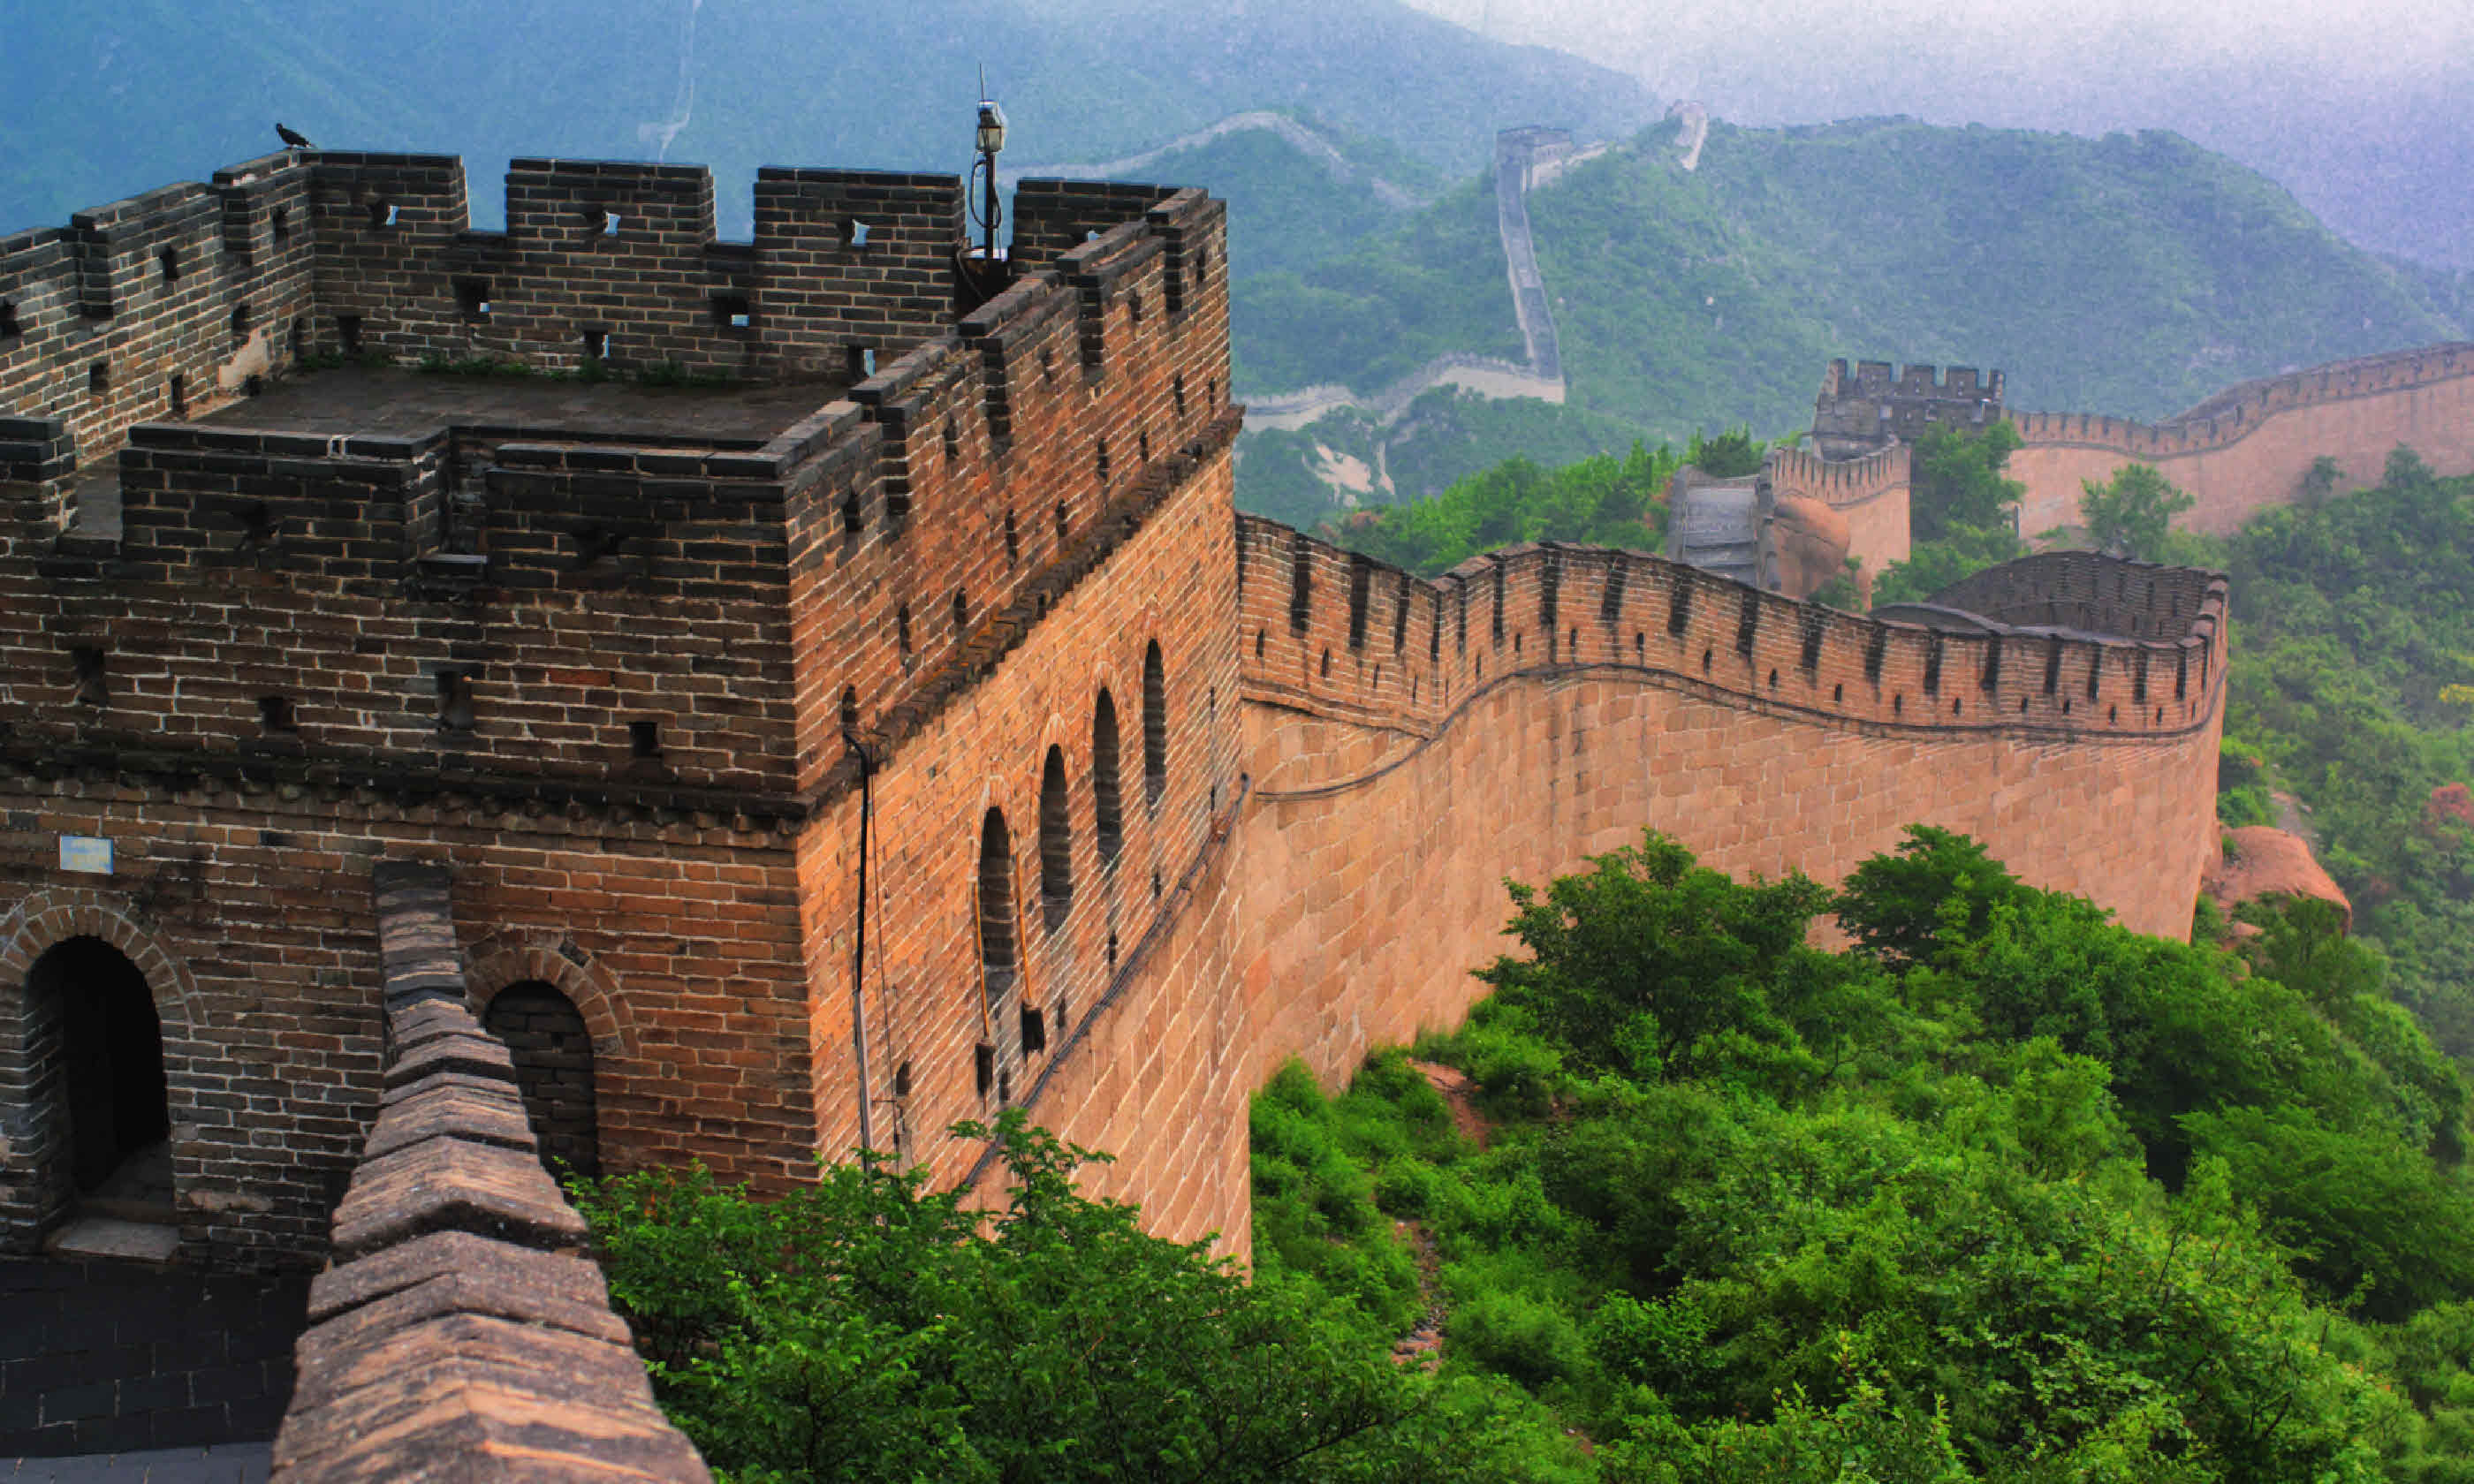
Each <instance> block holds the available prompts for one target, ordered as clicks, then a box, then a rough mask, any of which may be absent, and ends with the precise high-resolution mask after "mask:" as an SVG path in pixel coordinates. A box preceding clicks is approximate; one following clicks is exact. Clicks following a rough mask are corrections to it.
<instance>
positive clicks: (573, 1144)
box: [481, 979, 601, 1176]
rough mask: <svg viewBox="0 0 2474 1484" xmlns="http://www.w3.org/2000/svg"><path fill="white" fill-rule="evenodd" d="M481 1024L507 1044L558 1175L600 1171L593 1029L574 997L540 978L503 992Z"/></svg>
mask: <svg viewBox="0 0 2474 1484" xmlns="http://www.w3.org/2000/svg"><path fill="white" fill-rule="evenodd" d="M481 1024H482V1025H483V1027H484V1028H486V1029H487V1030H488V1031H489V1032H490V1034H492V1035H493V1036H496V1037H497V1038H498V1039H499V1040H500V1041H505V1042H506V1043H507V1054H508V1056H509V1057H510V1058H511V1059H512V1060H513V1061H514V1062H515V1065H516V1091H517V1094H518V1095H519V1096H520V1097H521V1098H522V1100H523V1105H524V1119H525V1121H526V1122H528V1123H530V1124H531V1125H532V1130H533V1137H534V1138H535V1139H536V1140H537V1141H539V1143H540V1145H541V1158H542V1163H544V1164H546V1165H547V1166H549V1169H550V1172H551V1173H553V1174H567V1173H573V1174H577V1175H584V1176H593V1175H598V1174H600V1173H601V1130H600V1114H599V1111H598V1109H597V1108H596V1106H595V1103H594V1090H593V1033H592V1032H591V1031H589V1030H587V1029H586V1028H585V1025H584V1016H583V1014H582V1013H581V1012H579V1011H578V1010H577V1009H576V1008H575V1003H574V1001H572V1000H570V999H569V998H568V997H567V996H566V995H565V994H563V993H559V990H558V987H557V986H555V985H553V984H551V983H549V982H548V981H546V980H543V979H526V980H523V981H521V983H517V984H511V985H509V986H507V987H506V988H505V989H503V990H500V991H499V992H498V993H497V997H495V998H493V999H492V1000H491V1001H490V1005H489V1008H488V1009H487V1010H485V1011H484V1012H483V1013H482V1016H481Z"/></svg>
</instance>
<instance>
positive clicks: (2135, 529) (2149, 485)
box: [2079, 464, 2194, 562]
mask: <svg viewBox="0 0 2474 1484" xmlns="http://www.w3.org/2000/svg"><path fill="white" fill-rule="evenodd" d="M2080 483H2081V492H2080V494H2079V519H2080V521H2081V522H2082V523H2083V524H2085V525H2086V527H2087V533H2088V539H2089V540H2090V541H2092V542H2094V543H2095V545H2096V547H2097V549H2098V551H2112V552H2120V553H2122V554H2123V555H2125V556H2130V557H2136V558H2138V559H2139V560H2141V561H2143V562H2154V561H2158V560H2160V559H2161V558H2163V556H2164V555H2165V534H2166V532H2167V531H2168V530H2170V529H2171V526H2172V524H2173V517H2174V516H2175V515H2180V514H2181V513H2182V512H2184V511H2186V510H2189V509H2190V508H2191V506H2192V504H2193V503H2194V502H2193V501H2192V498H2191V496H2189V495H2187V494H2185V493H2183V492H2182V491H2179V490H2177V489H2175V488H2174V487H2173V486H2172V485H2171V484H2168V483H2167V482H2166V479H2165V476H2164V475H2163V474H2161V473H2158V472H2157V471H2156V468H2155V467H2154V466H2152V465H2147V464H2125V465H2123V466H2122V467H2121V468H2120V469H2118V470H2116V471H2115V473H2114V476H2113V478H2111V479H2110V480H2107V481H2106V482H2104V483H2103V484H2098V483H2097V482H2096V481H2095V480H2093V479H2090V480H2083V481H2081V482H2080Z"/></svg>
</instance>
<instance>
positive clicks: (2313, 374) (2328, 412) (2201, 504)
mask: <svg viewBox="0 0 2474 1484" xmlns="http://www.w3.org/2000/svg"><path fill="white" fill-rule="evenodd" d="M2011 420H2012V422H2013V423H2015V424H2016V425H2017V427H2018V429H2019V434H2020V437H2021V438H2023V439H2024V440H2025V446H2024V447H2022V448H2021V449H2020V450H2019V451H2018V452H2017V453H2015V454H2012V455H2011V456H2010V475H2011V477H2012V478H2014V479H2018V480H2020V481H2021V482H2023V483H2025V485H2026V487H2027V492H2026V495H2025V499H2024V500H2023V501H2022V503H2021V512H2020V522H2019V528H2020V529H2021V530H2022V531H2024V532H2025V533H2026V534H2027V535H2029V536H2031V537H2032V536H2035V535H2037V534H2039V533H2042V532H2045V531H2050V530H2053V529H2056V528H2059V527H2063V526H2073V525H2076V524H2077V523H2078V520H2079V494H2080V491H2081V490H2082V489H2083V488H2084V482H2085V481H2088V480H2095V481H2098V482H2099V483H2101V482H2103V481H2105V480H2109V479H2111V478H2112V477H2113V475H2114V473H2115V471H2117V470H2118V469H2120V468H2121V467H2122V466H2123V465H2125V464H2132V463H2138V464H2149V465H2153V466H2155V467H2157V468H2158V469H2160V470H2162V471H2163V473H2164V475H2165V477H2166V478H2167V479H2168V480H2171V482H2172V483H2173V484H2175V485H2177V486H2179V487H2180V488H2181V489H2182V490H2184V491H2187V492H2188V493H2189V494H2190V495H2191V496H2192V497H2193V499H2194V500H2195V501H2196V503H2195V505H2194V507H2193V508H2192V510H2191V511H2190V512H2189V513H2188V514H2187V515H2184V516H2182V518H2181V523H2182V524H2183V525H2186V526H2188V527H2189V528H2190V529H2192V530H2195V531H2202V532H2206V533H2208V534H2209V535H2213V536H2222V535H2225V534H2228V533H2230V532H2232V531H2233V530H2235V529H2236V528H2238V527H2239V526H2241V524H2242V523H2243V521H2244V520H2246V519H2248V518H2249V517H2250V516H2251V515H2253V514H2255V513H2257V512H2258V511H2261V510H2264V509H2267V508H2268V507H2269V506H2274V505H2282V504H2286V503H2287V502H2289V501H2291V500H2292V499H2293V498H2294V496H2295V495H2296V494H2297V493H2299V492H2300V489H2301V484H2302V480H2303V477H2304V476H2305V475H2307V474H2308V473H2310V471H2311V467H2312V465H2313V463H2314V462H2316V460H2318V459H2319V458H2321V457H2322V456H2326V457H2330V458H2334V459H2335V460H2336V461H2337V463H2338V466H2339V467H2340V468H2341V471H2342V477H2341V479H2340V481H2339V488H2340V489H2353V488H2361V487H2364V486H2368V485H2375V484H2377V483H2379V480H2380V474H2381V470H2382V468H2383V467H2384V466H2385V465H2386V463H2387V461H2388V456H2389V450H2391V449H2393V448H2395V447H2396V446H2397V445H2398V444H2399V443H2404V444H2407V445H2409V446H2411V447H2412V448H2413V449H2414V450H2415V451H2416V452H2417V453H2419V454H2421V455H2422V457H2423V459H2424V461H2425V462H2427V463H2428V464H2429V465H2430V466H2431V467H2433V468H2434V469H2436V470H2438V472H2440V473H2442V474H2464V473H2469V472H2474V345H2446V346H2426V347H2421V348H2419V349H2414V350H2399V351H2394V352H2391V353H2389V354H2387V355H2377V356H2368V357H2365V358H2363V359H2361V360H2355V361H2341V362H2338V363H2336V364H2334V365H2330V366H2321V367H2316V368H2314V369H2313V370H2310V371H2296V372H2293V373H2292V374H2289V375H2283V376H2272V377H2269V378H2268V379H2266V380H2262V381H2249V382H2244V383H2243V384H2242V385H2240V386H2237V387H2232V388H2229V389H2227V390H2226V391H2224V392H2220V393H2219V394H2218V395H2215V396H2212V397H2210V398H2209V399H2208V400H2206V401H2205V402H2202V403H2200V404H2199V405H2198V406H2196V407H2195V408H2192V409H2191V410H2190V411H2189V412H2186V413H2184V414H2182V415H2181V416H2180V417H2178V418H2175V419H2171V421H2168V422H2164V423H2159V424H2156V425H2153V426H2151V425H2148V424H2146V423H2140V422H2133V421H2131V420H2129V419H2124V418H2107V417H2098V416H2095V415H2091V414H2086V413H2015V414H2013V415H2012V416H2011Z"/></svg>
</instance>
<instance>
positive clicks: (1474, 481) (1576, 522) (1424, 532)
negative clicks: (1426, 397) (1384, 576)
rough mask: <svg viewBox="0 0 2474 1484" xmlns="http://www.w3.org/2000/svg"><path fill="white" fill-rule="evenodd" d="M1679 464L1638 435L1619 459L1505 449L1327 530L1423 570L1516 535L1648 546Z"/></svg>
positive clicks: (1448, 565)
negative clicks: (1432, 493)
mask: <svg viewBox="0 0 2474 1484" xmlns="http://www.w3.org/2000/svg"><path fill="white" fill-rule="evenodd" d="M1679 464H1680V461H1679V460H1678V458H1677V457H1676V453H1675V450H1673V449H1672V448H1667V447H1663V446H1661V447H1660V448H1658V449H1657V450H1656V451H1652V450H1650V449H1647V448H1643V447H1642V446H1641V445H1640V444H1638V443H1635V444H1633V446H1632V452H1631V453H1629V454H1627V455H1626V456H1624V457H1623V458H1620V459H1613V458H1605V457H1600V458H1594V459H1584V460H1582V461H1581V462H1580V463H1578V464H1567V465H1565V466H1564V467H1562V468H1557V469H1543V468H1540V467H1538V466H1537V465H1535V464H1532V463H1530V462H1529V461H1528V460H1526V459H1514V460H1511V461H1509V462H1507V463H1504V464H1500V465H1497V466H1496V467H1493V468H1492V469H1489V470H1487V471H1486V472H1485V473H1483V474H1478V475H1475V476H1472V477H1470V478H1468V479H1464V480H1462V481H1461V482H1460V483H1458V484H1456V485H1454V486H1452V487H1451V488H1450V489H1449V490H1447V491H1444V492H1443V494H1442V495H1440V496H1438V497H1436V498H1434V499H1431V500H1419V501H1418V502H1417V503H1415V504H1411V505H1395V506H1391V507H1389V508H1387V509H1384V510H1381V511H1378V512H1371V513H1369V514H1367V515H1360V516H1358V517H1356V518H1354V519H1352V520H1349V521H1348V522H1346V524H1345V525H1343V526H1342V528H1341V529H1340V531H1339V532H1338V533H1337V534H1338V536H1339V538H1340V539H1341V541H1342V542H1343V544H1345V545H1346V546H1348V547H1349V548H1350V549H1351V550H1354V551H1362V552H1365V553H1366V554H1367V555H1369V556H1371V557H1375V558H1379V559H1380V560H1382V561H1385V562H1391V563H1393V564H1394V565H1395V566H1401V567H1406V568H1408V569H1409V570H1410V571H1413V572H1419V573H1423V574H1425V575H1427V576H1430V577H1431V576H1433V575H1435V574H1436V573H1439V572H1447V571H1449V570H1451V569H1452V568H1453V567H1456V566H1458V565H1460V564H1461V563H1462V562H1467V560H1468V559H1469V558H1471V557H1474V556H1477V555H1478V554H1479V553H1481V552H1487V551H1492V550H1493V549H1494V548H1495V547H1497V546H1508V545H1511V544H1513V543H1515V542H1517V541H1576V542H1586V543H1589V544H1591V545H1597V546H1624V547H1630V548H1632V549H1634V550H1636V551H1638V550H1648V549H1654V548H1656V547H1657V545H1658V544H1659V542H1660V539H1661V533H1662V531H1663V530H1664V526H1665V520H1664V517H1665V514H1666V506H1665V503H1664V501H1665V497H1666V482H1667V481H1668V480H1669V479H1672V478H1673V477H1674V476H1675V470H1676V469H1677V467H1679Z"/></svg>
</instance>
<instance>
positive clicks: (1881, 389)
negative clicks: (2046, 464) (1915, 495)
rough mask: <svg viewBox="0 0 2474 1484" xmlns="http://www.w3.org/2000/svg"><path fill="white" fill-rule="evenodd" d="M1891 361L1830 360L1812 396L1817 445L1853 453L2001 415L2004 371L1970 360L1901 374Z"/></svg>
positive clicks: (1828, 451)
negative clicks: (1980, 368)
mask: <svg viewBox="0 0 2474 1484" xmlns="http://www.w3.org/2000/svg"><path fill="white" fill-rule="evenodd" d="M1892 371H1893V368H1892V367H1891V365H1890V363H1889V362H1887V361H1859V362H1857V363H1856V369H1855V370H1854V371H1853V372H1850V371H1849V370H1848V367H1847V362H1846V361H1845V360H1843V359H1842V360H1835V361H1832V362H1831V363H1830V367H1829V370H1828V371H1825V372H1824V373H1823V375H1822V379H1821V392H1820V395H1818V396H1816V397H1815V398H1814V399H1813V407H1812V442H1813V446H1814V447H1815V448H1816V449H1818V450H1819V451H1820V452H1821V453H1822V454H1824V455H1825V456H1827V457H1830V458H1852V457H1856V456H1859V455H1861V454H1862V453H1864V452H1865V451H1866V450H1868V449H1873V448H1878V447H1881V446H1883V445H1884V444H1886V443H1888V442H1889V441H1890V440H1891V439H1893V438H1896V439H1899V440H1901V441H1904V442H1905V443H1914V442H1915V441H1916V440H1917V439H1919V438H1921V437H1923V436H1924V434H1925V433H1926V431H1927V430H1928V428H1930V427H1932V426H1934V425H1936V424H1938V425H1945V426H1954V427H1959V428H1963V429H1966V428H1972V429H1976V430H1977V431H1981V430H1982V429H1983V428H1984V427H1985V426H1987V425H1988V424H1989V423H1992V422H1998V421H2000V420H2001V416H2002V412H2001V397H2002V393H2003V387H2004V383H2003V377H2002V374H2001V372H2000V371H1992V372H1990V373H1986V374H1978V372H1977V369H1976V368H1975V367H1972V366H1953V367H1951V368H1950V369H1949V370H1948V371H1943V370H1942V369H1940V368H1938V367H1932V366H1909V367H1907V368H1906V369H1905V370H1904V371H1902V372H1900V373H1899V374H1897V375H1893V374H1892Z"/></svg>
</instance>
